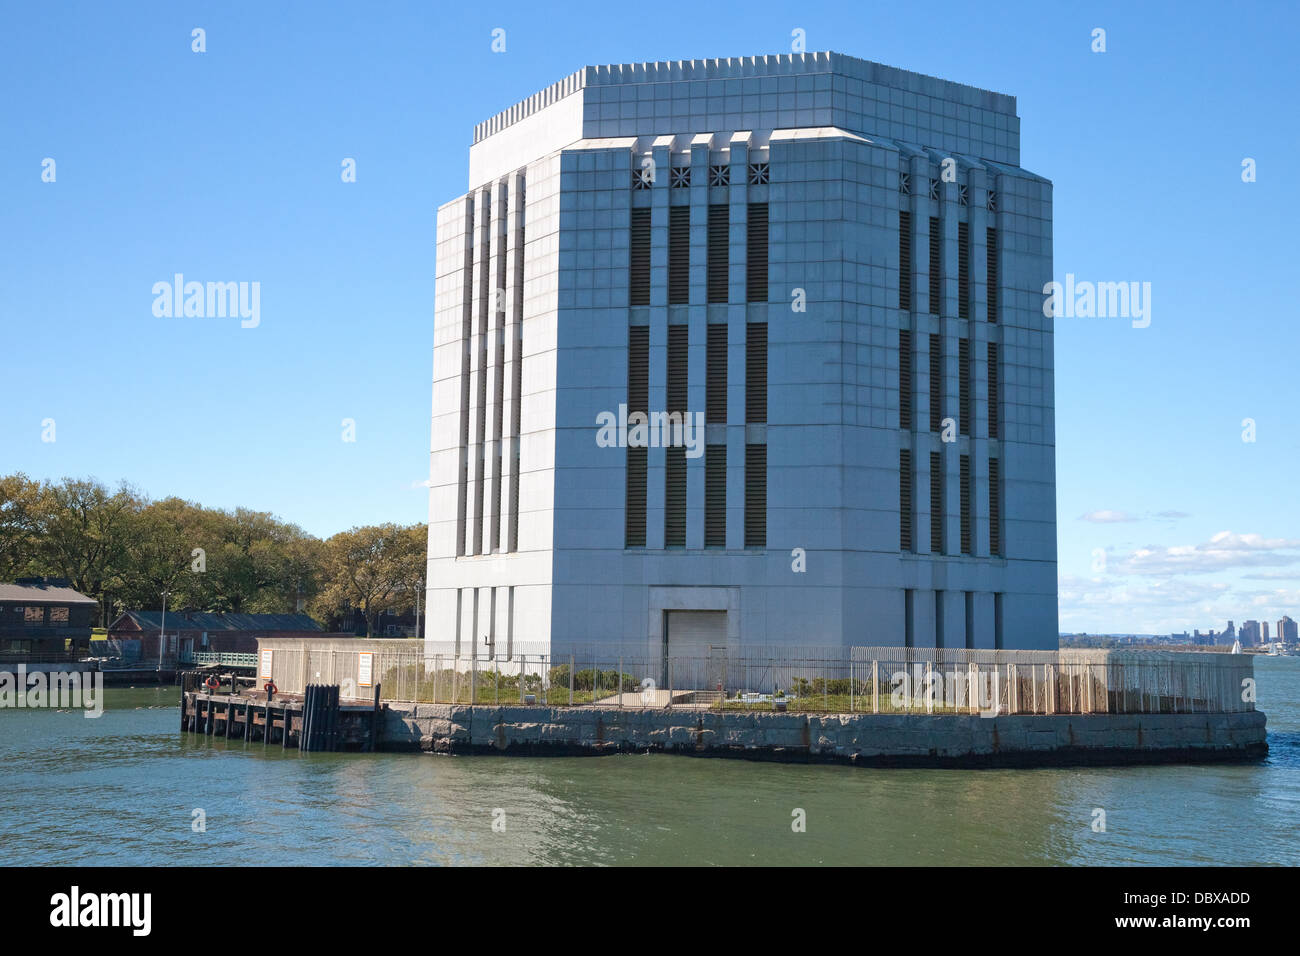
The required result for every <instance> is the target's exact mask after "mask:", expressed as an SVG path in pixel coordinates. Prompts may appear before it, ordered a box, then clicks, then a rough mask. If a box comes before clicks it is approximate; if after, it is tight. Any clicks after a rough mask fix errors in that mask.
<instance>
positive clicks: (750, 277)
mask: <svg viewBox="0 0 1300 956" xmlns="http://www.w3.org/2000/svg"><path fill="white" fill-rule="evenodd" d="M748 215H749V220H748V224H747V225H746V240H747V247H746V250H745V263H746V264H745V301H746V302H766V301H767V203H765V202H752V203H750V204H749V213H748Z"/></svg>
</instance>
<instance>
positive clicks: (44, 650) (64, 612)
mask: <svg viewBox="0 0 1300 956" xmlns="http://www.w3.org/2000/svg"><path fill="white" fill-rule="evenodd" d="M97 607H98V603H97V602H96V601H95V599H94V598H90V597H86V595H84V594H82V593H81V592H80V591H76V590H73V588H71V587H70V586H69V584H68V581H67V579H66V578H19V579H18V580H17V581H15V582H14V583H13V584H0V655H3V656H4V657H5V658H7V659H10V660H18V659H26V660H35V659H37V658H41V659H50V660H56V659H61V658H65V657H84V656H85V654H86V652H87V651H88V650H89V647H90V629H91V626H92V624H93V622H94V617H95V610H96V608H97Z"/></svg>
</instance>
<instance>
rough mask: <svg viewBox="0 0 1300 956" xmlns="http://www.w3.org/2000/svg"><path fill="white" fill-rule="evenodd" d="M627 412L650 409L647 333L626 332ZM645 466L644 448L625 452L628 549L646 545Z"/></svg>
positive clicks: (642, 328) (635, 329)
mask: <svg viewBox="0 0 1300 956" xmlns="http://www.w3.org/2000/svg"><path fill="white" fill-rule="evenodd" d="M627 336H628V349H627V408H628V416H629V418H630V417H631V415H632V413H633V412H641V413H642V414H644V413H645V412H646V411H647V410H648V408H649V405H650V329H649V328H647V327H645V326H634V327H633V328H630V329H628V330H627ZM646 462H647V449H646V448H645V447H644V446H639V447H633V446H631V445H629V446H628V449H627V500H626V522H625V529H624V540H625V542H626V546H627V547H629V548H644V547H645V541H646V534H645V531H646Z"/></svg>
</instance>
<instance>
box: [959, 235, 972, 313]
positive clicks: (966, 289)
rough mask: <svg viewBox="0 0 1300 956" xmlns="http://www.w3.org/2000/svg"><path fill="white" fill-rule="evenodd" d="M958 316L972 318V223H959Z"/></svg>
mask: <svg viewBox="0 0 1300 956" xmlns="http://www.w3.org/2000/svg"><path fill="white" fill-rule="evenodd" d="M957 318H959V319H969V318H970V224H969V223H965V222H959V223H957Z"/></svg>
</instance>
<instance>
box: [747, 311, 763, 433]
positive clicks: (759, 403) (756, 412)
mask: <svg viewBox="0 0 1300 956" xmlns="http://www.w3.org/2000/svg"><path fill="white" fill-rule="evenodd" d="M766 421H767V323H766V322H750V323H749V324H748V325H746V326H745V422H746V423H747V424H750V425H754V424H762V423H765V422H766Z"/></svg>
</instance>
